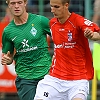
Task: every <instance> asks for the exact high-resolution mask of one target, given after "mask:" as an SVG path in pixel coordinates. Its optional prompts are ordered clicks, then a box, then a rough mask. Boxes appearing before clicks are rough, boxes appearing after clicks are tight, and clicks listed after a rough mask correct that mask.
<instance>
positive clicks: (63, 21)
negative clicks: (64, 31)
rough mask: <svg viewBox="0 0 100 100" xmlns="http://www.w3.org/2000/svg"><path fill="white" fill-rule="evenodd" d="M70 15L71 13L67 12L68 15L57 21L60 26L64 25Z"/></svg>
mask: <svg viewBox="0 0 100 100" xmlns="http://www.w3.org/2000/svg"><path fill="white" fill-rule="evenodd" d="M70 15H71V13H70V12H68V13H67V14H66V16H64V17H63V18H61V19H58V21H59V22H60V23H61V24H63V23H65V22H66V20H67V19H68V18H69V17H70Z"/></svg>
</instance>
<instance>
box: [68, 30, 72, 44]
mask: <svg viewBox="0 0 100 100" xmlns="http://www.w3.org/2000/svg"><path fill="white" fill-rule="evenodd" d="M71 40H72V33H71V31H70V30H69V31H68V41H69V42H70V41H71Z"/></svg>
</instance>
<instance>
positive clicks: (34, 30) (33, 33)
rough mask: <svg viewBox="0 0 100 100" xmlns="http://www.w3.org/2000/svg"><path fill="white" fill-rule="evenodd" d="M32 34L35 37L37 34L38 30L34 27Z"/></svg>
mask: <svg viewBox="0 0 100 100" xmlns="http://www.w3.org/2000/svg"><path fill="white" fill-rule="evenodd" d="M30 33H31V34H32V35H33V36H35V35H36V33H37V30H36V29H35V28H34V27H32V29H31V31H30Z"/></svg>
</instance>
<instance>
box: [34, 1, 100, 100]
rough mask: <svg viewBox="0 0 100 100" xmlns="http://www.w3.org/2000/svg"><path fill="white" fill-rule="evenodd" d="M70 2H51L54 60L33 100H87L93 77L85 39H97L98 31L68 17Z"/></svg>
mask: <svg viewBox="0 0 100 100" xmlns="http://www.w3.org/2000/svg"><path fill="white" fill-rule="evenodd" d="M69 2H70V0H50V5H51V12H52V13H53V15H54V18H52V19H51V20H50V28H51V33H52V40H53V42H54V56H53V61H52V65H51V69H50V72H49V74H48V75H46V76H45V77H44V79H43V80H41V81H40V82H39V83H38V86H37V92H36V95H35V98H34V100H87V96H88V94H89V80H92V79H93V76H94V69H93V61H92V55H91V51H90V48H89V43H88V38H89V39H92V40H98V39H100V34H99V30H100V29H99V27H98V26H97V25H96V24H95V23H93V22H91V21H90V20H88V19H86V18H84V17H82V16H80V15H78V14H76V13H74V12H72V13H70V12H69V10H68V8H69ZM87 37H88V38H87Z"/></svg>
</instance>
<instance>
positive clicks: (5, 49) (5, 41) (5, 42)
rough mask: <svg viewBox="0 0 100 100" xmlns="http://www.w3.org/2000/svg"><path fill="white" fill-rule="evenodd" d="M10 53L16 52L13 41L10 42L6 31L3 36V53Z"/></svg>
mask: <svg viewBox="0 0 100 100" xmlns="http://www.w3.org/2000/svg"><path fill="white" fill-rule="evenodd" d="M8 51H10V53H11V54H12V53H13V52H14V45H13V43H12V41H11V40H9V38H8V36H7V34H6V32H5V31H4V32H3V34H2V53H7V52H8Z"/></svg>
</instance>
